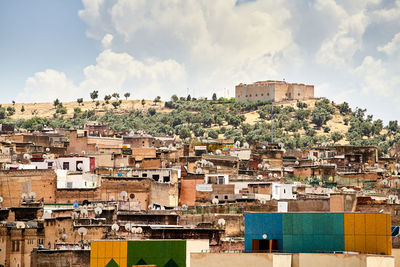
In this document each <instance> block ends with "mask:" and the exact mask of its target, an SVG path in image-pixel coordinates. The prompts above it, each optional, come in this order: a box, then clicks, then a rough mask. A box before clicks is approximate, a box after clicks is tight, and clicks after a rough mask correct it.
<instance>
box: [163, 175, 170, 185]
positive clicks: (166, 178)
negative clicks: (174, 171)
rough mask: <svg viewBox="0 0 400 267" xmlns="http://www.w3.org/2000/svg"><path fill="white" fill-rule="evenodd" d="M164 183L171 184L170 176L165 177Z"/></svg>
mask: <svg viewBox="0 0 400 267" xmlns="http://www.w3.org/2000/svg"><path fill="white" fill-rule="evenodd" d="M163 179H164V183H169V182H170V181H171V178H170V177H169V176H164V177H163Z"/></svg>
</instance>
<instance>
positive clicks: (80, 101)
mask: <svg viewBox="0 0 400 267" xmlns="http://www.w3.org/2000/svg"><path fill="white" fill-rule="evenodd" d="M76 102H78V105H79V106H80V105H81V104H82V103H83V98H78V99H77V100H76Z"/></svg>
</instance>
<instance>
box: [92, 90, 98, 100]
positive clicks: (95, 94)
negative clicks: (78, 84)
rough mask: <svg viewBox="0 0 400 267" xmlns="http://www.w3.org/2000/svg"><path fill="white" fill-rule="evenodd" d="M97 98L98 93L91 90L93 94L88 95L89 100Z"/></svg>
mask: <svg viewBox="0 0 400 267" xmlns="http://www.w3.org/2000/svg"><path fill="white" fill-rule="evenodd" d="M98 97H99V91H97V90H93V92H91V93H90V98H91V99H92V100H93V102H94V100H95V99H97V98H98Z"/></svg>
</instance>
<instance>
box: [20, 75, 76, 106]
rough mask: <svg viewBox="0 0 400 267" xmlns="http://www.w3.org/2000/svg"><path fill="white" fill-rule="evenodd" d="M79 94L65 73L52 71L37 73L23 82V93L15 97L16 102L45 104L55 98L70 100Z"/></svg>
mask: <svg viewBox="0 0 400 267" xmlns="http://www.w3.org/2000/svg"><path fill="white" fill-rule="evenodd" d="M77 95H78V96H79V95H80V92H79V90H78V88H77V87H76V86H75V85H74V83H73V82H72V81H71V80H68V78H67V77H66V75H65V73H63V72H59V71H56V70H52V69H47V70H45V71H43V72H37V73H35V75H34V76H33V77H29V78H28V79H27V80H26V82H25V88H24V90H23V92H21V93H20V94H18V95H17V101H18V102H31V101H35V102H47V101H53V100H54V99H56V98H62V99H72V98H73V97H75V96H77Z"/></svg>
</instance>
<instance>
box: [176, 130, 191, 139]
mask: <svg viewBox="0 0 400 267" xmlns="http://www.w3.org/2000/svg"><path fill="white" fill-rule="evenodd" d="M179 137H180V138H181V139H186V138H189V137H191V133H190V129H189V128H188V127H182V128H181V129H180V130H179Z"/></svg>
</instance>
